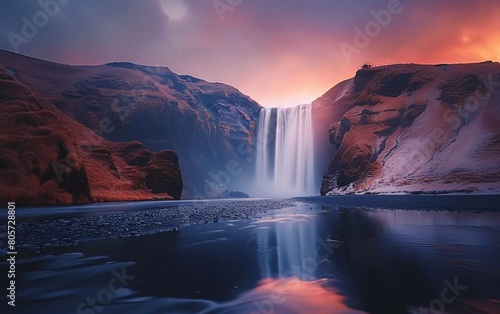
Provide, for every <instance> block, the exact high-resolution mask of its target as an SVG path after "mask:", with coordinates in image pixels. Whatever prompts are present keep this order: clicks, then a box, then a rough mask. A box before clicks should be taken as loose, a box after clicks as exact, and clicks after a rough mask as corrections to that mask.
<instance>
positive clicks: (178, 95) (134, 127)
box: [0, 51, 260, 196]
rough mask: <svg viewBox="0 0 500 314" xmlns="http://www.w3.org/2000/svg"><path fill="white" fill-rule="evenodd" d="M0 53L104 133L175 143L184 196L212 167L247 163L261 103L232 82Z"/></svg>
mask: <svg viewBox="0 0 500 314" xmlns="http://www.w3.org/2000/svg"><path fill="white" fill-rule="evenodd" d="M0 60H2V62H3V63H4V64H5V66H6V67H9V68H10V69H12V70H13V71H14V72H15V73H16V77H17V79H18V80H19V81H20V82H22V83H23V84H25V85H26V86H28V87H29V88H31V89H32V90H33V91H34V92H36V93H37V94H39V95H41V96H43V97H44V98H45V99H47V100H48V101H50V102H51V103H53V104H54V105H55V106H56V107H57V109H59V110H60V111H62V112H63V113H65V114H66V115H68V116H69V117H71V118H73V119H74V120H76V121H77V122H79V123H80V124H82V125H84V126H86V127H87V128H89V129H91V130H93V131H94V132H95V133H96V134H98V135H99V136H100V137H102V138H104V139H105V140H108V141H112V142H129V141H139V142H141V143H142V144H144V146H145V148H146V149H148V150H149V151H152V152H159V151H162V150H165V149H171V150H174V151H175V152H176V153H177V154H178V155H179V163H180V166H181V169H182V173H183V179H184V190H185V195H186V196H203V193H204V188H205V187H206V184H207V181H213V178H212V177H213V176H211V173H212V174H213V173H218V172H219V171H223V170H224V169H225V168H226V166H227V164H228V163H229V162H230V161H237V162H238V163H239V164H240V165H241V166H242V167H243V168H244V170H246V171H248V170H250V168H251V165H250V163H249V162H248V161H247V160H248V158H249V155H251V153H249V152H248V151H249V147H251V146H252V145H253V135H254V129H255V125H256V122H257V120H258V116H259V112H260V106H259V105H258V104H257V103H256V102H255V101H253V100H252V99H250V98H249V97H247V96H245V95H243V94H242V93H241V92H239V91H238V90H237V89H235V88H233V87H231V86H228V85H225V84H220V83H209V82H206V81H203V80H200V79H197V78H195V77H192V76H188V75H178V74H175V73H174V72H172V71H171V70H170V69H168V68H166V67H147V66H140V65H135V64H132V63H126V62H116V63H110V64H107V65H102V66H95V67H78V66H66V65H60V64H55V63H50V62H44V61H41V60H36V59H32V58H27V57H23V56H20V55H15V54H11V53H7V52H1V51H0ZM138 158H139V157H138ZM143 161H144V160H143ZM231 179H234V180H236V179H238V178H231ZM231 183H232V182H229V183H228V186H225V187H226V188H232V186H231Z"/></svg>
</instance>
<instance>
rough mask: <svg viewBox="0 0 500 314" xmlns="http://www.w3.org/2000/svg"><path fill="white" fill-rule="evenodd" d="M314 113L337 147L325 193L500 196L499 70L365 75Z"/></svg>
mask: <svg viewBox="0 0 500 314" xmlns="http://www.w3.org/2000/svg"><path fill="white" fill-rule="evenodd" d="M314 107H315V108H316V111H318V112H321V113H323V116H328V117H330V123H332V124H331V126H330V128H329V135H330V141H331V143H332V144H333V145H334V146H335V147H336V152H335V154H334V157H333V159H332V161H331V163H330V166H329V168H328V170H327V171H326V173H325V174H324V177H323V184H322V189H321V193H322V194H336V193H355V192H372V193H395V192H453V191H457V192H483V193H498V192H500V64H498V63H493V62H484V63H479V64H460V65H446V64H443V65H414V64H406V65H392V66H385V67H377V68H368V69H361V70H359V71H358V72H357V74H356V77H355V78H354V79H353V80H349V81H346V82H343V83H342V86H339V87H338V88H333V89H332V90H330V91H329V92H327V93H326V94H325V95H324V96H322V97H320V98H318V100H316V101H315V102H314ZM317 115H318V116H319V115H321V114H317Z"/></svg>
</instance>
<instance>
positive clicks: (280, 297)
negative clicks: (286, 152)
mask: <svg viewBox="0 0 500 314" xmlns="http://www.w3.org/2000/svg"><path fill="white" fill-rule="evenodd" d="M17 259H18V261H17V273H18V278H17V306H16V309H17V311H15V312H16V313H87V314H90V313H207V314H208V313H251V314H259V313H260V314H271V313H277V314H281V313H283V314H284V313H500V214H498V213H497V212H494V211H486V212H478V211H461V212H457V211H425V210H405V209H391V210H382V209H377V208H369V207H356V208H349V207H341V206H338V205H335V204H331V205H328V204H327V205H325V204H323V205H320V204H311V203H306V202H299V203H298V205H297V206H295V207H291V208H287V209H283V210H279V211H275V212H270V213H269V214H268V215H266V216H264V217H262V218H260V219H255V220H236V221H225V222H218V223H208V224H198V225H193V226H188V227H185V228H181V229H179V230H177V231H172V232H164V233H159V234H154V235H147V236H138V237H129V238H124V239H111V240H102V241H94V242H87V243H83V244H80V245H77V246H72V247H66V248H55V249H50V250H48V251H43V252H37V253H35V252H25V253H20V254H19V255H18V257H17ZM4 266H5V265H4V264H2V270H3V269H4ZM3 273H5V272H3ZM2 282H3V280H2ZM3 300H4V301H5V297H3ZM5 303H6V301H5V302H3V304H2V305H0V306H1V308H0V310H1V312H2V313H6V311H5V309H7V310H11V309H10V308H7V307H5Z"/></svg>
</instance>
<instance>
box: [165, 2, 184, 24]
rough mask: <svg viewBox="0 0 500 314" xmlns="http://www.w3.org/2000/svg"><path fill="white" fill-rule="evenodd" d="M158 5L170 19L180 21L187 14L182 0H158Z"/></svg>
mask: <svg viewBox="0 0 500 314" xmlns="http://www.w3.org/2000/svg"><path fill="white" fill-rule="evenodd" d="M160 5H161V9H162V11H163V13H165V15H166V16H167V17H168V18H169V20H170V21H182V20H183V19H184V18H185V17H186V15H187V14H188V8H187V6H186V4H185V3H184V1H182V0H160Z"/></svg>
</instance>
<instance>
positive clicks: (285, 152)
mask: <svg viewBox="0 0 500 314" xmlns="http://www.w3.org/2000/svg"><path fill="white" fill-rule="evenodd" d="M254 175H255V176H254V181H253V187H252V188H251V189H252V190H251V193H252V195H253V196H255V197H294V196H311V195H317V194H318V192H317V191H318V189H317V184H316V181H318V180H316V179H315V169H314V134H313V125H312V106H311V105H310V104H306V105H298V106H295V107H290V108H263V109H262V111H261V112H260V117H259V123H258V125H257V138H256V161H255V174H254Z"/></svg>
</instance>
